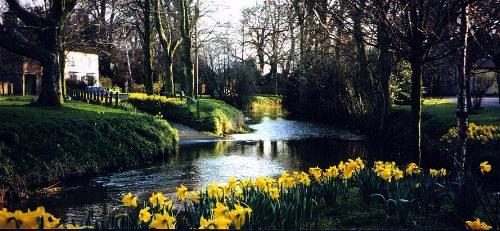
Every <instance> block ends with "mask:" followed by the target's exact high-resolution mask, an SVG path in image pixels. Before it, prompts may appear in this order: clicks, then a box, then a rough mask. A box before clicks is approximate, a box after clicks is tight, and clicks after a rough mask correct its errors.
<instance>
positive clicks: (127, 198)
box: [122, 192, 137, 207]
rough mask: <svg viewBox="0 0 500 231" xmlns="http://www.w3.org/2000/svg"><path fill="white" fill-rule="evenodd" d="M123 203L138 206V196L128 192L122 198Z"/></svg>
mask: <svg viewBox="0 0 500 231" xmlns="http://www.w3.org/2000/svg"><path fill="white" fill-rule="evenodd" d="M122 202H123V205H125V206H128V207H137V197H136V196H134V195H132V193H130V192H129V193H127V194H125V195H124V196H123V198H122Z"/></svg>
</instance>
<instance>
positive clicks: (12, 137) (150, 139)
mask: <svg viewBox="0 0 500 231" xmlns="http://www.w3.org/2000/svg"><path fill="white" fill-rule="evenodd" d="M32 101H33V98H30V97H0V189H1V188H4V189H7V190H9V191H10V193H12V194H18V195H19V194H21V193H24V192H26V191H34V190H36V189H38V188H40V187H45V186H48V185H51V184H53V183H57V182H58V181H60V180H63V179H66V178H68V177H72V176H81V175H90V174H95V173H98V172H101V171H107V170H120V169H122V168H127V167H130V166H135V165H140V164H145V163H149V162H158V161H161V160H162V159H163V157H164V154H165V153H167V152H171V151H172V150H173V149H174V148H175V145H176V143H177V139H178V138H177V133H176V132H175V130H173V129H172V128H171V127H170V125H169V124H168V123H167V122H166V121H164V120H159V119H155V118H154V117H152V116H148V115H145V114H141V113H137V112H129V111H125V110H120V109H114V108H109V107H104V106H98V105H92V104H86V103H82V102H71V101H70V102H66V103H65V105H64V107H62V108H44V107H34V106H31V105H29V103H30V102H32Z"/></svg>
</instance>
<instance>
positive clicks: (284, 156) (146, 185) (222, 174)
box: [37, 138, 367, 220]
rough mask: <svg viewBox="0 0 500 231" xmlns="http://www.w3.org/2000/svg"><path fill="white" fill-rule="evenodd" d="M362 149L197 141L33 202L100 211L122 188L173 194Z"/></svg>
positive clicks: (77, 211) (70, 210)
mask: <svg viewBox="0 0 500 231" xmlns="http://www.w3.org/2000/svg"><path fill="white" fill-rule="evenodd" d="M366 155H367V153H366V150H365V149H364V145H363V144H362V143H359V142H346V141H340V140H331V139H325V138H314V139H302V140H282V141H271V140H260V141H221V142H214V143H196V144H190V145H183V146H181V147H180V149H179V152H178V153H177V154H176V155H175V156H173V157H172V159H170V160H169V161H168V162H166V163H163V164H160V165H158V166H154V167H149V168H143V169H137V170H132V171H127V172H121V173H114V174H109V175H106V176H101V177H97V178H92V179H88V180H86V181H84V182H77V183H75V184H74V185H73V186H71V185H70V186H68V187H66V188H65V189H64V191H63V192H62V193H59V194H57V195H55V196H52V197H49V198H45V199H41V201H38V202H37V203H41V204H44V205H45V206H46V207H47V209H49V210H50V211H55V214H58V215H59V216H61V217H63V218H66V219H70V220H71V219H75V220H81V219H82V218H83V217H85V215H86V214H87V213H88V211H91V210H92V211H94V212H95V213H96V215H97V216H99V214H102V213H103V212H104V211H105V210H106V209H108V208H112V207H114V206H116V205H118V204H120V202H119V198H120V196H121V195H122V194H123V193H125V192H132V193H134V194H137V195H141V196H142V198H147V197H148V196H149V195H150V193H151V192H156V191H161V192H164V193H166V194H167V195H170V196H171V197H174V196H175V189H176V187H177V186H178V185H179V184H181V183H182V184H184V185H186V186H187V187H189V188H191V189H198V188H200V187H202V186H205V185H207V184H208V183H210V182H212V181H215V182H219V183H222V182H226V181H227V180H228V179H229V177H230V176H235V177H236V178H240V179H241V178H256V177H257V176H277V175H279V174H281V173H282V172H283V171H296V170H305V169H307V168H308V167H310V166H320V167H328V166H329V165H330V164H332V163H337V162H338V161H339V160H343V159H346V158H351V157H356V156H361V157H365V156H366Z"/></svg>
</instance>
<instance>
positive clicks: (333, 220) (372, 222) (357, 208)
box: [314, 188, 462, 230]
mask: <svg viewBox="0 0 500 231" xmlns="http://www.w3.org/2000/svg"><path fill="white" fill-rule="evenodd" d="M317 210H318V211H320V212H319V214H318V216H317V217H318V220H317V221H314V222H315V224H316V226H315V228H317V229H339V230H352V229H356V230H359V229H361V230H387V229H389V230H394V229H410V230H454V229H460V228H462V226H460V227H456V224H454V223H453V222H449V221H448V219H442V218H444V217H447V216H449V214H447V213H445V212H441V213H439V214H432V215H431V214H429V213H425V212H423V211H420V210H418V209H414V210H412V212H411V213H410V215H409V217H408V221H407V222H406V224H401V223H400V222H399V219H398V217H397V216H395V215H393V216H388V215H387V213H386V211H385V208H384V206H383V205H382V204H381V203H377V202H376V201H375V200H373V201H372V202H371V203H368V204H367V203H365V202H363V201H362V199H361V197H360V196H359V192H358V188H352V189H351V190H350V192H349V195H348V196H347V198H345V199H342V200H340V202H339V203H338V204H336V205H330V206H322V207H321V208H319V209H317ZM438 218H441V219H438Z"/></svg>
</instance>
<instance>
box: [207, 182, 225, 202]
mask: <svg viewBox="0 0 500 231" xmlns="http://www.w3.org/2000/svg"><path fill="white" fill-rule="evenodd" d="M207 194H208V197H210V198H216V199H219V198H221V197H222V196H223V194H224V191H223V189H222V188H220V187H219V185H217V183H216V182H212V183H211V184H209V185H208V187H207Z"/></svg>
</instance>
